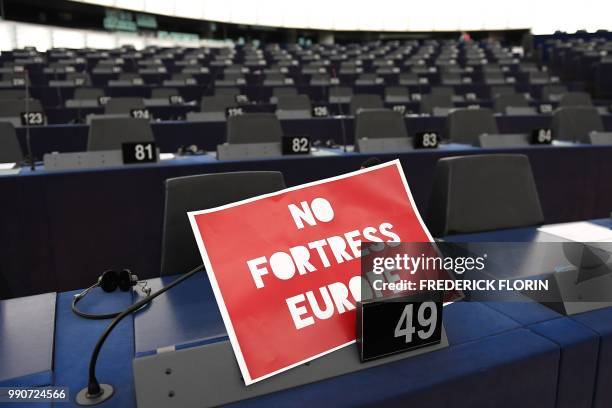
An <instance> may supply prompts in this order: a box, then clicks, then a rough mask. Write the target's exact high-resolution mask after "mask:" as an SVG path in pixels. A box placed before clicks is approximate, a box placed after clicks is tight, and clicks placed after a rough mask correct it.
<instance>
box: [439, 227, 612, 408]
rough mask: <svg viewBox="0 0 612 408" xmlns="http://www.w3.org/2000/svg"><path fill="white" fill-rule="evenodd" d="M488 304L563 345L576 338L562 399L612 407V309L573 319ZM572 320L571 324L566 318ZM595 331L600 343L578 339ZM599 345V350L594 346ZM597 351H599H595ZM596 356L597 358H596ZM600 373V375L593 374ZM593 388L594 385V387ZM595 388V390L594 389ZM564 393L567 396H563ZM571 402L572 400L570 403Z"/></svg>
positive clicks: (514, 236)
mask: <svg viewBox="0 0 612 408" xmlns="http://www.w3.org/2000/svg"><path fill="white" fill-rule="evenodd" d="M593 222H594V223H596V224H598V225H601V226H605V227H607V228H612V220H610V219H609V218H606V219H599V220H593ZM549 238H550V236H549V235H548V234H545V233H542V232H539V231H537V229H536V228H516V229H508V230H502V231H491V232H485V233H478V234H463V235H453V236H449V237H446V239H447V240H450V241H455V242H474V241H478V242H526V241H538V240H547V239H549ZM485 304H486V305H487V306H488V307H490V308H493V309H494V310H496V311H498V312H500V313H502V314H504V315H505V316H508V317H510V318H511V319H513V320H514V321H517V322H519V323H521V324H523V325H525V326H526V327H528V328H530V329H531V330H532V331H534V332H536V333H538V334H540V335H543V336H544V337H547V338H549V339H550V340H552V341H554V342H555V343H557V344H559V345H560V346H561V347H565V346H564V345H565V344H567V342H568V341H570V340H571V339H572V338H574V341H575V342H574V345H573V346H572V347H571V348H570V349H569V350H568V352H566V353H565V354H562V356H561V364H562V366H563V365H565V366H566V367H567V366H571V367H573V368H572V370H565V369H564V368H563V367H562V368H561V370H560V377H559V381H560V383H559V389H558V393H559V398H563V399H565V398H569V400H568V404H566V405H563V406H567V407H568V408H569V407H577V406H591V405H584V404H579V403H578V401H577V399H578V398H579V395H580V394H582V395H583V397H584V398H586V397H587V396H589V397H590V396H591V395H593V396H594V397H593V402H592V407H596V408H603V407H609V406H612V389H610V384H612V308H611V307H608V308H605V309H599V310H594V311H591V312H586V313H581V314H578V315H574V316H572V317H570V318H566V317H561V315H559V314H557V313H556V312H554V311H552V310H551V309H548V308H546V307H545V306H542V305H541V304H538V303H535V302H532V301H527V302H496V301H493V302H486V303H485ZM560 319H563V320H567V319H569V320H570V321H571V323H570V326H569V327H562V326H565V325H566V323H562V320H560ZM585 330H586V331H589V332H591V333H595V334H596V335H597V337H598V339H599V340H598V343H597V344H596V345H593V344H591V345H589V344H588V342H584V341H583V340H578V339H577V338H575V337H576V336H578V337H580V336H582V335H581V334H580V333H581V332H584V331H585ZM593 347H595V349H593ZM589 348H591V349H592V350H591V352H589V353H588V354H587V356H588V357H587V358H586V359H584V358H583V359H576V354H575V353H577V352H578V350H580V349H583V350H584V349H589ZM593 353H595V354H593ZM594 356H596V359H595V360H594V359H593V358H594ZM593 373H596V376H595V377H594V376H593ZM585 378H593V383H592V384H590V385H589V383H585V382H584V379H585ZM576 383H582V384H583V387H582V388H581V389H576V388H573V386H572V385H570V384H576ZM591 387H592V388H591ZM591 389H592V391H591ZM561 394H563V396H562V395H561ZM570 402H571V403H570Z"/></svg>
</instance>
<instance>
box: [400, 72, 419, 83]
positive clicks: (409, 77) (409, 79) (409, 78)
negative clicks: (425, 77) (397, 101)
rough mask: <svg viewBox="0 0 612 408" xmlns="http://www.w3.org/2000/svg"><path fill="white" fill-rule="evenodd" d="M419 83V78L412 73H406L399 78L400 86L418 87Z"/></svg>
mask: <svg viewBox="0 0 612 408" xmlns="http://www.w3.org/2000/svg"><path fill="white" fill-rule="evenodd" d="M420 83H421V82H420V80H419V76H418V75H417V74H415V73H413V72H406V73H403V74H400V76H399V84H400V85H419V84H420Z"/></svg>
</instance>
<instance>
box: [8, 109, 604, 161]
mask: <svg viewBox="0 0 612 408" xmlns="http://www.w3.org/2000/svg"><path fill="white" fill-rule="evenodd" d="M0 124H1V127H0V162H21V161H22V160H23V154H22V152H21V148H20V147H19V143H18V142H17V136H16V132H15V129H14V127H13V126H12V124H11V123H10V122H0ZM552 134H553V135H554V137H555V138H556V139H558V140H564V141H572V142H574V141H576V142H582V143H590V144H612V134H611V133H607V132H605V131H604V126H603V122H602V120H601V117H600V115H599V113H598V111H597V110H596V109H595V108H590V107H569V108H562V109H559V110H557V111H556V112H555V113H554V115H553V120H552ZM519 136H521V137H520V138H517V137H516V135H503V134H499V129H498V127H497V123H496V121H495V118H494V116H493V112H492V111H491V110H490V109H484V108H480V109H457V110H455V111H453V112H452V113H451V114H450V115H449V116H448V118H447V138H448V141H449V142H451V143H460V144H469V145H478V146H481V147H493V148H499V147H522V146H528V145H529V140H528V138H527V136H526V135H519ZM283 137H284V134H283V130H282V127H281V125H280V122H279V119H278V117H277V116H276V115H274V114H271V113H247V114H244V115H239V116H234V117H230V118H229V120H228V122H227V127H226V138H227V143H228V144H232V145H245V144H257V143H276V144H280V143H281V141H282V138H283ZM354 139H355V146H356V147H355V148H356V150H357V151H367V149H365V148H364V144H365V143H366V142H368V141H372V140H374V141H376V140H382V139H385V140H387V141H389V140H390V141H393V140H395V141H399V142H400V143H398V144H395V145H393V146H402V147H403V148H406V147H408V146H411V145H412V143H410V138H409V134H408V130H407V128H406V124H405V121H404V119H403V117H402V115H401V114H400V113H398V112H395V111H392V110H387V109H366V110H362V111H360V112H358V114H357V115H356V121H355V130H354ZM146 141H154V137H153V132H152V130H151V125H150V122H149V121H148V120H147V119H136V118H130V117H109V118H97V119H93V120H92V121H91V124H90V127H89V137H88V145H87V149H88V150H90V151H100V150H120V149H121V145H122V144H123V143H128V142H146ZM370 150H371V149H370Z"/></svg>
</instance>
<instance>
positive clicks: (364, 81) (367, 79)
mask: <svg viewBox="0 0 612 408" xmlns="http://www.w3.org/2000/svg"><path fill="white" fill-rule="evenodd" d="M382 83H384V80H383V79H382V78H381V77H379V76H378V75H376V74H361V75H359V77H358V78H357V79H356V80H355V85H376V84H382Z"/></svg>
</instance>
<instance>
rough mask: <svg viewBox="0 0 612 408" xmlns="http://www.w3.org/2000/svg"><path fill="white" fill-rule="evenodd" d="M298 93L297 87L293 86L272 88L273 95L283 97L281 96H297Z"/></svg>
mask: <svg viewBox="0 0 612 408" xmlns="http://www.w3.org/2000/svg"><path fill="white" fill-rule="evenodd" d="M297 94H298V91H297V88H294V87H292V86H283V87H277V88H272V96H275V97H277V98H278V97H281V96H296V95H297Z"/></svg>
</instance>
